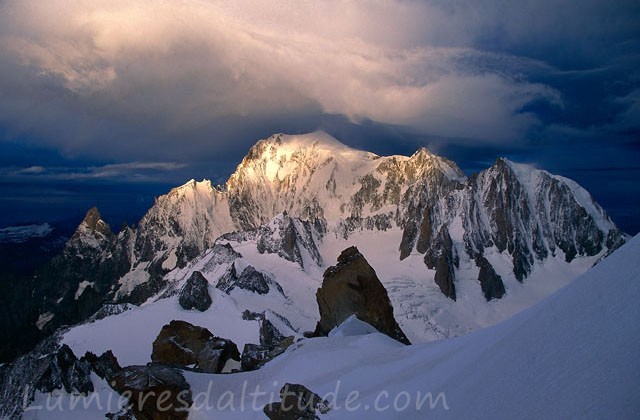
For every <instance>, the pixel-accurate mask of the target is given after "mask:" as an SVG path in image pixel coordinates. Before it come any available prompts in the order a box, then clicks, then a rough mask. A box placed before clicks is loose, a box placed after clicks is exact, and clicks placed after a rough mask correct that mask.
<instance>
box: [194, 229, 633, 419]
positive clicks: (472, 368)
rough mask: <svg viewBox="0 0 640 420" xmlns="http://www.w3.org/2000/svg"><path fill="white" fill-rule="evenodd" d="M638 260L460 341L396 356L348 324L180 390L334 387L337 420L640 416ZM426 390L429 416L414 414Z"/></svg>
mask: <svg viewBox="0 0 640 420" xmlns="http://www.w3.org/2000/svg"><path fill="white" fill-rule="evenodd" d="M638 255H640V236H637V237H635V238H634V239H633V240H632V241H631V242H630V243H628V244H627V245H625V246H624V247H623V248H621V249H620V250H619V251H617V252H616V253H614V254H613V255H612V256H611V257H610V258H608V259H607V260H605V261H604V262H603V263H601V264H600V265H598V266H596V267H595V268H593V269H591V270H589V271H588V272H587V273H586V274H585V275H583V276H581V277H580V278H578V279H577V280H576V281H575V282H573V283H572V284H570V285H569V286H567V287H566V288H564V289H562V290H561V291H559V292H558V293H556V294H554V295H553V296H551V297H550V298H548V299H546V300H544V301H543V302H541V303H539V304H538V305H536V306H534V307H532V308H530V309H529V310H527V311H525V312H523V313H521V314H519V315H516V316H515V317H513V318H511V319H509V320H508V321H506V322H503V323H501V324H499V325H497V326H495V327H491V328H487V329H484V330H480V331H477V332H475V333H472V334H468V335H466V336H463V337H459V338H455V339H451V340H445V341H440V342H436V343H428V344H422V345H414V346H409V347H403V346H401V345H398V344H397V343H395V342H393V340H390V339H388V338H387V337H386V336H383V335H380V334H366V335H359V336H354V335H353V329H354V327H353V325H352V323H350V324H351V325H348V328H345V329H346V330H348V331H349V332H348V333H344V334H333V336H332V337H329V338H317V339H311V340H306V341H303V342H300V343H298V344H297V345H296V346H295V347H294V348H292V349H290V350H289V351H288V352H287V353H286V354H285V355H284V356H283V357H281V358H278V359H276V360H274V361H272V362H271V363H269V364H268V365H267V366H265V367H264V368H263V369H262V370H260V371H258V372H255V373H246V374H240V375H231V376H211V375H202V374H193V373H190V374H188V375H187V376H188V380H189V381H190V383H191V384H192V388H193V389H194V391H195V392H196V393H197V392H198V391H200V392H205V391H206V387H208V384H209V382H210V381H211V383H213V387H212V389H213V391H212V393H211V395H210V400H211V401H214V402H215V401H218V400H220V398H221V397H222V396H223V394H224V393H225V392H227V391H231V393H232V394H233V395H236V396H238V395H241V388H242V387H243V386H245V387H246V385H245V384H244V380H247V381H248V383H249V389H255V387H256V385H257V384H260V385H261V389H262V390H264V391H266V392H267V394H269V393H272V392H277V389H278V388H279V387H280V386H282V384H284V383H285V382H290V383H303V384H305V385H306V386H307V387H309V388H310V389H312V390H313V391H315V392H316V393H318V394H320V395H325V394H327V393H331V392H333V391H335V389H336V387H338V388H339V392H338V394H337V398H336V399H335V403H336V405H337V408H336V409H334V410H333V411H331V412H330V413H329V414H328V415H327V418H336V419H344V418H354V419H359V418H362V416H363V415H365V413H366V416H367V418H385V419H387V418H403V419H404V418H425V416H429V417H430V418H638V416H639V415H640V400H638V398H637V395H638V393H639V392H640V360H639V359H638V357H637V355H638V354H640V324H639V323H638V320H640V306H638V304H637V302H638V299H640V260H639V259H638ZM364 332H365V333H366V329H364ZM274 383H275V385H274ZM356 391H357V392H358V398H355V399H354V400H353V401H352V402H351V403H350V404H349V406H348V407H349V408H351V409H353V408H355V407H356V406H357V407H358V409H357V410H355V409H354V410H348V409H347V404H346V401H347V400H346V398H347V396H348V395H349V394H350V393H352V392H356ZM429 392H430V393H431V396H432V399H431V402H432V403H433V404H432V405H433V407H431V406H430V404H429V403H426V404H423V407H422V410H420V411H418V410H416V403H417V402H419V400H420V398H422V399H423V400H424V397H425V395H427V393H429ZM329 396H330V397H331V396H332V395H329ZM268 398H269V395H267V396H265V397H264V398H263V400H262V401H260V403H262V402H265V401H266V400H267V399H268ZM406 401H410V403H409V404H405V402H406ZM394 402H396V404H395V405H396V406H397V408H404V406H405V405H407V407H406V409H403V410H396V409H395V408H394ZM244 403H245V411H244V412H240V410H239V408H240V401H239V400H236V401H235V406H234V410H231V408H230V407H227V410H226V411H223V412H218V411H216V410H215V409H214V410H213V411H206V410H204V411H206V412H200V413H192V415H191V417H190V418H193V419H199V418H213V417H215V418H261V416H262V414H261V413H253V414H252V415H251V414H250V413H249V412H247V411H248V410H249V409H248V408H247V407H251V405H252V404H253V400H252V399H251V398H247V399H245V401H244ZM255 405H257V406H260V404H259V403H257V404H255ZM376 407H377V408H380V409H383V408H386V410H381V411H378V410H376ZM202 408H203V407H201V409H202Z"/></svg>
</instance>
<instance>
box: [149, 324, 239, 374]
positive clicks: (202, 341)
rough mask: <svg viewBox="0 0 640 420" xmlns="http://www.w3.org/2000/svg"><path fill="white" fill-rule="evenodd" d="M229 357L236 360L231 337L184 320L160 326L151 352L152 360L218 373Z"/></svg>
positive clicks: (236, 348) (236, 351) (237, 358)
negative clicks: (218, 334) (221, 335)
mask: <svg viewBox="0 0 640 420" xmlns="http://www.w3.org/2000/svg"><path fill="white" fill-rule="evenodd" d="M229 359H234V360H240V352H239V351H238V347H237V346H236V345H235V344H234V343H233V341H231V340H226V339H224V338H219V337H215V336H214V335H213V334H211V332H210V331H209V330H207V329H206V328H202V327H198V326H195V325H192V324H190V323H188V322H185V321H171V322H170V323H169V324H167V325H165V326H163V327H162V330H161V331H160V334H158V337H157V338H156V340H155V341H154V342H153V352H152V354H151V360H152V361H153V362H156V363H162V364H166V365H170V366H179V367H193V368H194V369H196V370H198V371H201V372H207V373H220V372H221V371H222V369H223V368H224V366H225V364H226V363H227V361H228V360H229Z"/></svg>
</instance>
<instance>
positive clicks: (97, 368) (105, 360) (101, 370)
mask: <svg viewBox="0 0 640 420" xmlns="http://www.w3.org/2000/svg"><path fill="white" fill-rule="evenodd" d="M84 359H85V360H86V361H87V362H89V365H90V366H91V370H93V371H94V372H95V373H96V375H98V376H99V377H101V378H102V379H105V380H107V381H108V380H109V379H110V378H111V377H113V376H114V375H115V374H116V373H118V372H120V370H122V367H121V366H120V363H118V359H117V358H116V356H115V355H114V354H113V352H112V351H111V350H107V351H106V352H104V353H102V354H101V355H100V356H96V355H95V354H93V353H91V352H87V353H86V354H85V355H84Z"/></svg>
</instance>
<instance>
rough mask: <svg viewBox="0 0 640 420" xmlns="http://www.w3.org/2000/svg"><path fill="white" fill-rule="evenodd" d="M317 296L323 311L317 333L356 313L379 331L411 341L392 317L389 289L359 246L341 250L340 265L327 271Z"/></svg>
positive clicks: (321, 332) (324, 331)
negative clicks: (381, 281) (386, 288)
mask: <svg viewBox="0 0 640 420" xmlns="http://www.w3.org/2000/svg"><path fill="white" fill-rule="evenodd" d="M316 299H317V301H318V307H319V310H320V321H319V322H318V325H317V326H316V331H315V334H316V335H327V334H328V333H329V331H331V330H332V329H333V328H335V327H337V326H338V325H340V324H341V323H342V322H343V321H344V320H346V319H347V318H348V317H349V316H351V315H354V314H355V315H356V316H357V317H358V318H359V319H361V320H362V321H364V322H367V323H368V324H370V325H372V326H374V327H375V328H376V329H377V330H378V331H380V332H382V333H384V334H387V335H388V336H389V337H391V338H394V339H396V340H398V341H400V342H401V343H404V344H410V343H409V339H408V338H407V337H406V335H405V334H404V332H402V330H401V329H400V326H399V325H398V323H397V322H396V320H395V318H394V317H393V307H392V306H391V302H390V300H389V296H388V295H387V291H386V290H385V288H384V286H383V285H382V283H380V280H379V279H378V276H377V275H376V272H375V271H374V270H373V268H371V266H370V265H369V263H368V262H367V260H366V259H365V258H364V257H363V256H362V254H361V253H360V252H359V251H358V249H357V248H356V247H350V248H347V249H345V250H344V251H342V253H341V254H340V256H339V257H338V264H337V265H335V266H333V267H329V268H328V269H327V270H326V271H325V273H324V280H323V282H322V287H320V288H319V289H318V291H317V292H316Z"/></svg>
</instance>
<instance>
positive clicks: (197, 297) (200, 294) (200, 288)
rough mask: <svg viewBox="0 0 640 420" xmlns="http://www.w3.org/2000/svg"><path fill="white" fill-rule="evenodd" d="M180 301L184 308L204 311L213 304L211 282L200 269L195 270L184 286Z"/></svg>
mask: <svg viewBox="0 0 640 420" xmlns="http://www.w3.org/2000/svg"><path fill="white" fill-rule="evenodd" d="M178 302H179V303H180V306H181V307H182V309H186V310H190V309H197V310H198V311H200V312H204V311H206V310H207V309H209V307H210V306H211V296H210V295H209V282H208V281H207V279H206V278H204V276H203V275H202V273H200V272H199V271H194V272H193V274H191V276H190V277H189V278H188V279H187V282H186V283H185V284H184V286H182V290H180V295H179V297H178Z"/></svg>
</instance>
